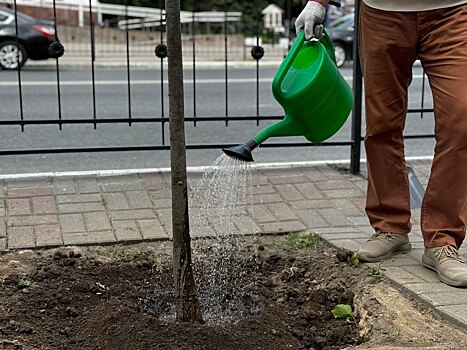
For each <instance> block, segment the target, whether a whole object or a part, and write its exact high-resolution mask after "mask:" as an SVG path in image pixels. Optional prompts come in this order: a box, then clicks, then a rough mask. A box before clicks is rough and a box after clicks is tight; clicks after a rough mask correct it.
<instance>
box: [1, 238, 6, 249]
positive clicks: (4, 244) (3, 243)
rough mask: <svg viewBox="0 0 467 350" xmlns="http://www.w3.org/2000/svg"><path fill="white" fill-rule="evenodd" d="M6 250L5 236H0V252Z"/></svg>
mask: <svg viewBox="0 0 467 350" xmlns="http://www.w3.org/2000/svg"><path fill="white" fill-rule="evenodd" d="M4 250H6V238H0V252H1V251H4Z"/></svg>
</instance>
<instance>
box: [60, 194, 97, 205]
mask: <svg viewBox="0 0 467 350" xmlns="http://www.w3.org/2000/svg"><path fill="white" fill-rule="evenodd" d="M56 198H57V203H58V204H66V203H89V202H102V197H101V194H100V193H85V194H66V195H57V196H56Z"/></svg>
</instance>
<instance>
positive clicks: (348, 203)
mask: <svg viewBox="0 0 467 350" xmlns="http://www.w3.org/2000/svg"><path fill="white" fill-rule="evenodd" d="M327 200H328V201H329V206H330V207H331V208H335V209H339V210H340V211H342V212H343V213H344V214H345V216H362V215H364V216H366V214H365V211H364V210H363V208H360V207H357V206H356V205H355V204H354V202H353V201H352V200H348V199H347V198H336V199H327Z"/></svg>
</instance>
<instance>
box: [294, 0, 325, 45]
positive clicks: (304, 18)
mask: <svg viewBox="0 0 467 350" xmlns="http://www.w3.org/2000/svg"><path fill="white" fill-rule="evenodd" d="M327 3H328V1H327V0H319V1H316V0H310V1H308V2H307V4H306V6H305V7H304V8H303V10H302V12H301V13H300V15H299V16H298V17H297V19H296V20H295V31H296V32H297V35H298V33H300V29H302V28H305V39H306V40H310V39H311V38H315V39H320V38H321V36H322V35H323V19H324V12H325V10H326V4H327Z"/></svg>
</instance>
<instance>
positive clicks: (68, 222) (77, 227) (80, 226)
mask: <svg viewBox="0 0 467 350" xmlns="http://www.w3.org/2000/svg"><path fill="white" fill-rule="evenodd" d="M58 218H59V221H60V226H61V228H62V232H63V233H76V232H85V231H86V226H85V224H84V216H83V214H81V213H80V214H61V215H59V216H58Z"/></svg>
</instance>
